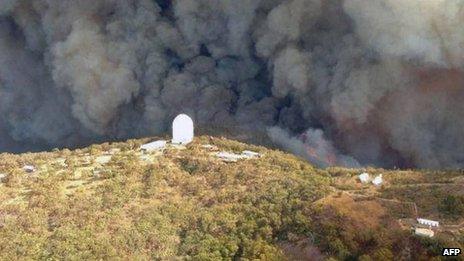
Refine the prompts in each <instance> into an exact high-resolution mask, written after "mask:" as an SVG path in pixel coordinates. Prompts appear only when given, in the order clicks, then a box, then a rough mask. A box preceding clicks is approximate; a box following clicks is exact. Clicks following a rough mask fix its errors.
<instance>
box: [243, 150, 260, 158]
mask: <svg viewBox="0 0 464 261" xmlns="http://www.w3.org/2000/svg"><path fill="white" fill-rule="evenodd" d="M242 156H244V157H246V158H249V159H251V158H259V157H261V154H259V153H258V152H254V151H250V150H244V151H242Z"/></svg>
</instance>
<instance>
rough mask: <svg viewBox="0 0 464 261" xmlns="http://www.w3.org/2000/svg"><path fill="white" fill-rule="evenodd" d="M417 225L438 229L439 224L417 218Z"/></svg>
mask: <svg viewBox="0 0 464 261" xmlns="http://www.w3.org/2000/svg"><path fill="white" fill-rule="evenodd" d="M417 223H419V224H421V225H424V226H429V227H438V226H439V225H440V222H438V221H434V220H429V219H425V218H418V219H417Z"/></svg>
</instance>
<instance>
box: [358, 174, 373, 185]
mask: <svg viewBox="0 0 464 261" xmlns="http://www.w3.org/2000/svg"><path fill="white" fill-rule="evenodd" d="M358 178H359V180H360V181H361V183H369V181H371V176H370V175H369V174H368V173H366V172H364V173H361V174H360V175H359V176H358Z"/></svg>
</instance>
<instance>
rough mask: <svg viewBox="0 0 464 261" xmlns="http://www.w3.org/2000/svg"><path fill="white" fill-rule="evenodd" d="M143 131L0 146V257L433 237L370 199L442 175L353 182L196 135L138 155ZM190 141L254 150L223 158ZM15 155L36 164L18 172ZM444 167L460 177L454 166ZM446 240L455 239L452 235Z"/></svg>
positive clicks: (429, 252) (369, 246)
mask: <svg viewBox="0 0 464 261" xmlns="http://www.w3.org/2000/svg"><path fill="white" fill-rule="evenodd" d="M146 141H147V139H145V140H130V141H128V142H125V143H114V144H102V145H93V146H91V147H88V148H85V149H80V150H75V151H69V150H62V151H54V152H49V153H35V154H23V155H11V154H2V155H0V173H7V174H8V177H7V178H6V179H5V180H4V182H3V184H2V185H0V256H1V258H2V259H10V260H14V259H18V258H25V257H27V258H32V259H62V258H65V259H74V260H82V259H115V258H121V259H139V260H144V259H166V258H168V257H169V258H178V259H183V258H187V259H198V260H207V259H209V260H218V259H233V258H240V257H241V258H247V259H268V260H269V259H275V260H281V259H284V258H289V259H295V258H297V257H303V259H304V258H309V257H311V258H312V259H318V258H323V257H324V256H325V257H328V256H332V257H335V258H340V259H343V258H349V257H362V258H363V259H364V260H369V258H371V259H374V260H381V259H382V258H384V259H388V258H389V257H391V256H396V255H401V256H403V257H406V258H407V257H414V258H428V257H431V256H434V255H437V254H439V253H434V250H435V249H437V248H438V247H440V244H444V243H443V242H441V241H439V240H425V241H424V240H422V239H417V238H414V237H412V236H411V233H410V232H409V231H405V230H404V229H403V228H401V227H400V226H399V225H398V222H396V219H397V218H399V217H398V216H395V215H400V214H396V213H397V212H393V211H390V208H391V209H393V208H392V207H391V206H389V205H385V204H383V203H382V202H379V201H378V200H376V199H375V198H376V197H382V198H395V199H398V200H404V199H403V198H401V197H408V196H407V195H408V193H409V191H410V190H411V189H412V188H410V187H404V186H402V184H405V183H408V182H409V183H414V182H417V180H419V179H420V180H421V181H424V182H429V183H430V182H435V181H436V179H440V180H441V181H443V179H444V178H443V177H444V176H443V173H431V174H427V173H426V174H424V173H422V172H411V173H412V174H411V173H408V174H407V175H399V174H398V172H386V171H383V170H373V169H372V170H371V171H372V172H380V171H381V172H382V173H385V175H386V176H387V178H386V180H387V185H386V186H385V187H384V188H383V189H375V190H372V189H371V188H370V187H363V186H361V185H360V184H358V183H356V182H355V181H354V179H355V174H357V173H359V171H357V170H345V169H336V168H335V169H328V170H320V169H316V168H313V167H312V166H311V165H310V164H308V163H306V162H304V161H302V160H300V159H298V158H296V157H294V156H292V155H289V154H286V153H283V152H279V151H273V150H268V149H266V148H263V147H256V146H251V145H246V144H242V143H239V142H234V141H230V140H226V139H217V138H211V137H206V136H203V137H199V138H197V139H196V141H195V142H194V143H193V144H191V145H189V146H188V148H187V149H185V150H178V149H174V148H169V149H167V150H166V151H165V152H164V153H158V154H156V153H155V154H151V155H145V156H141V153H140V152H138V151H137V148H138V147H139V146H140V145H141V144H142V143H143V142H146ZM201 144H214V145H216V146H218V147H219V148H220V149H221V150H226V151H235V152H240V151H242V150H244V149H248V150H254V151H258V152H260V153H262V154H263V155H264V156H263V157H262V158H259V159H252V160H244V161H240V162H238V163H223V162H221V161H219V160H218V159H216V158H215V157H213V156H211V155H210V153H211V152H210V151H208V150H207V149H204V148H202V147H201ZM104 154H107V155H111V160H110V161H109V162H107V163H104V161H105V157H102V155H104ZM141 157H143V158H141ZM108 158H109V157H108ZM25 164H33V165H34V166H37V167H38V171H37V172H36V173H33V174H28V173H25V172H24V171H23V170H22V169H21V168H22V166H24V165H25ZM403 174H404V173H403ZM445 174H446V175H447V176H446V177H449V179H447V180H446V181H447V182H454V184H455V185H456V184H458V186H459V184H460V183H457V182H455V180H454V178H456V177H459V176H460V173H457V172H455V173H451V172H448V173H445ZM396 185H398V186H396ZM425 188H426V187H425V186H424V187H419V188H417V187H415V188H414V189H416V190H421V189H422V190H421V191H423V190H424V191H428V190H425ZM458 190H459V189H458ZM343 191H344V192H343ZM414 193H416V192H414ZM424 193H425V194H424V195H422V194H421V195H422V196H421V198H424V197H427V196H431V195H428V194H427V192H424ZM359 195H362V196H367V197H366V199H362V200H359V199H358V198H357V196H359ZM355 196H356V197H355ZM369 197H372V198H369ZM397 197H399V198H397ZM433 198H434V200H438V201H439V200H440V198H439V196H437V195H435V194H434V197H433ZM421 204H423V205H425V206H424V207H423V208H421V209H424V210H423V211H426V212H428V213H429V214H430V215H432V216H433V215H437V211H436V209H434V208H433V207H428V208H427V206H429V205H428V203H427V202H425V203H421ZM421 211H422V210H421ZM458 219H459V218H458ZM450 220H454V221H455V220H456V217H453V219H451V218H450ZM450 222H451V221H450ZM366 224H368V225H366ZM461 239H462V236H461ZM440 240H441V239H440ZM446 240H448V241H446V242H449V240H454V241H453V242H455V243H457V244H459V242H458V241H456V240H459V234H458V235H457V236H452V237H448V238H447V239H446ZM398 242H399V243H398ZM446 242H445V243H446ZM461 243H462V242H461ZM408 251H409V252H408ZM321 252H322V253H323V254H322V253H321Z"/></svg>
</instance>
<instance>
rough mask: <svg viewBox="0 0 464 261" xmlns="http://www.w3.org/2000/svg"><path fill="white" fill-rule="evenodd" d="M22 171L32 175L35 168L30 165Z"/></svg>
mask: <svg viewBox="0 0 464 261" xmlns="http://www.w3.org/2000/svg"><path fill="white" fill-rule="evenodd" d="M23 170H24V171H25V172H27V173H32V172H34V171H36V168H35V167H34V166H32V165H26V166H24V167H23Z"/></svg>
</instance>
